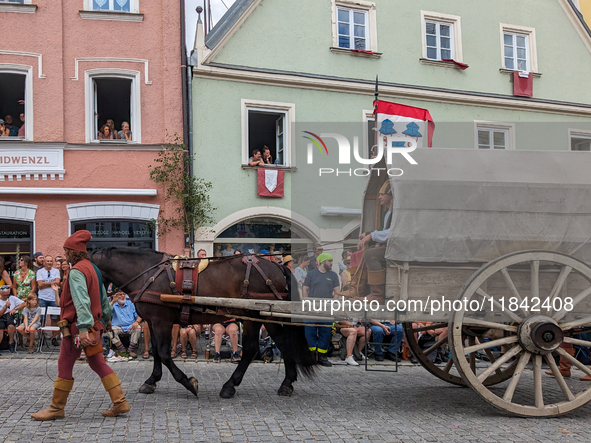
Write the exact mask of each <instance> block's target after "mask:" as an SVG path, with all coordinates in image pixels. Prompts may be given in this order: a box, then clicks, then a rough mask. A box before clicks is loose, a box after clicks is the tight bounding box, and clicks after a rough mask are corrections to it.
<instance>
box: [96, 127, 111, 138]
mask: <svg viewBox="0 0 591 443" xmlns="http://www.w3.org/2000/svg"><path fill="white" fill-rule="evenodd" d="M97 139H99V140H114V139H115V137H114V136H113V133H112V132H111V128H109V126H108V125H103V126H101V129H100V131H99V133H98V135H97Z"/></svg>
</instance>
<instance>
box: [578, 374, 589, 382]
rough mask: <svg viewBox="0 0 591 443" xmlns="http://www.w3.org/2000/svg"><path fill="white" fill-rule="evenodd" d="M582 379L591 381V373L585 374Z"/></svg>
mask: <svg viewBox="0 0 591 443" xmlns="http://www.w3.org/2000/svg"><path fill="white" fill-rule="evenodd" d="M579 380H581V381H591V375H585V376H584V377H581V378H579Z"/></svg>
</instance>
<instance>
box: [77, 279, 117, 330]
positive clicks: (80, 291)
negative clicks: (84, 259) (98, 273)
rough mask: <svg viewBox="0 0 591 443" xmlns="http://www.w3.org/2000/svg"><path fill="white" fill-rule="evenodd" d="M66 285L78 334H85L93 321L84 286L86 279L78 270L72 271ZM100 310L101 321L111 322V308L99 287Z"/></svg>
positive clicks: (103, 289)
mask: <svg viewBox="0 0 591 443" xmlns="http://www.w3.org/2000/svg"><path fill="white" fill-rule="evenodd" d="M68 283H69V285H70V292H71V294H72V301H73V302H74V307H75V308H76V316H77V317H78V324H77V326H78V330H79V331H80V332H87V331H88V330H89V329H90V328H92V327H93V326H94V319H93V318H92V312H91V311H90V296H89V295H88V289H87V286H86V277H84V274H83V273H82V272H80V271H79V270H78V269H72V270H71V271H70V274H69V276H68ZM101 308H102V310H103V318H102V320H103V321H104V322H105V324H106V323H109V322H110V321H111V316H112V312H113V307H112V306H111V304H110V303H109V299H108V298H107V292H106V291H105V287H104V286H101Z"/></svg>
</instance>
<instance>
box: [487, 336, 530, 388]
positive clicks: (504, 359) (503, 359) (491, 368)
mask: <svg viewBox="0 0 591 443" xmlns="http://www.w3.org/2000/svg"><path fill="white" fill-rule="evenodd" d="M520 352H521V346H519V345H517V346H513V347H512V348H511V349H510V350H509V351H508V352H505V354H504V355H503V356H502V357H499V359H498V360H497V361H495V362H494V363H493V364H491V365H490V366H489V367H488V368H486V370H485V371H483V372H482V373H481V374H480V375H479V376H478V380H480V381H481V382H483V383H484V380H486V379H487V378H488V376H489V375H490V374H492V373H493V372H494V371H496V370H497V369H498V368H500V367H501V365H502V364H504V363H506V362H508V361H509V360H510V359H511V357H515V356H516V355H517V354H519V353H520Z"/></svg>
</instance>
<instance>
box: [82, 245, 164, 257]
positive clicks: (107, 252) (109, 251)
mask: <svg viewBox="0 0 591 443" xmlns="http://www.w3.org/2000/svg"><path fill="white" fill-rule="evenodd" d="M93 252H94V253H97V252H100V253H101V254H102V255H103V256H104V257H105V258H107V259H111V258H112V257H113V252H123V253H126V254H130V255H134V256H137V255H140V254H141V255H145V254H146V253H152V254H159V255H162V252H158V251H154V250H153V249H150V248H143V247H142V248H140V247H134V246H109V247H108V248H98V249H96V250H95V251H93Z"/></svg>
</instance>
